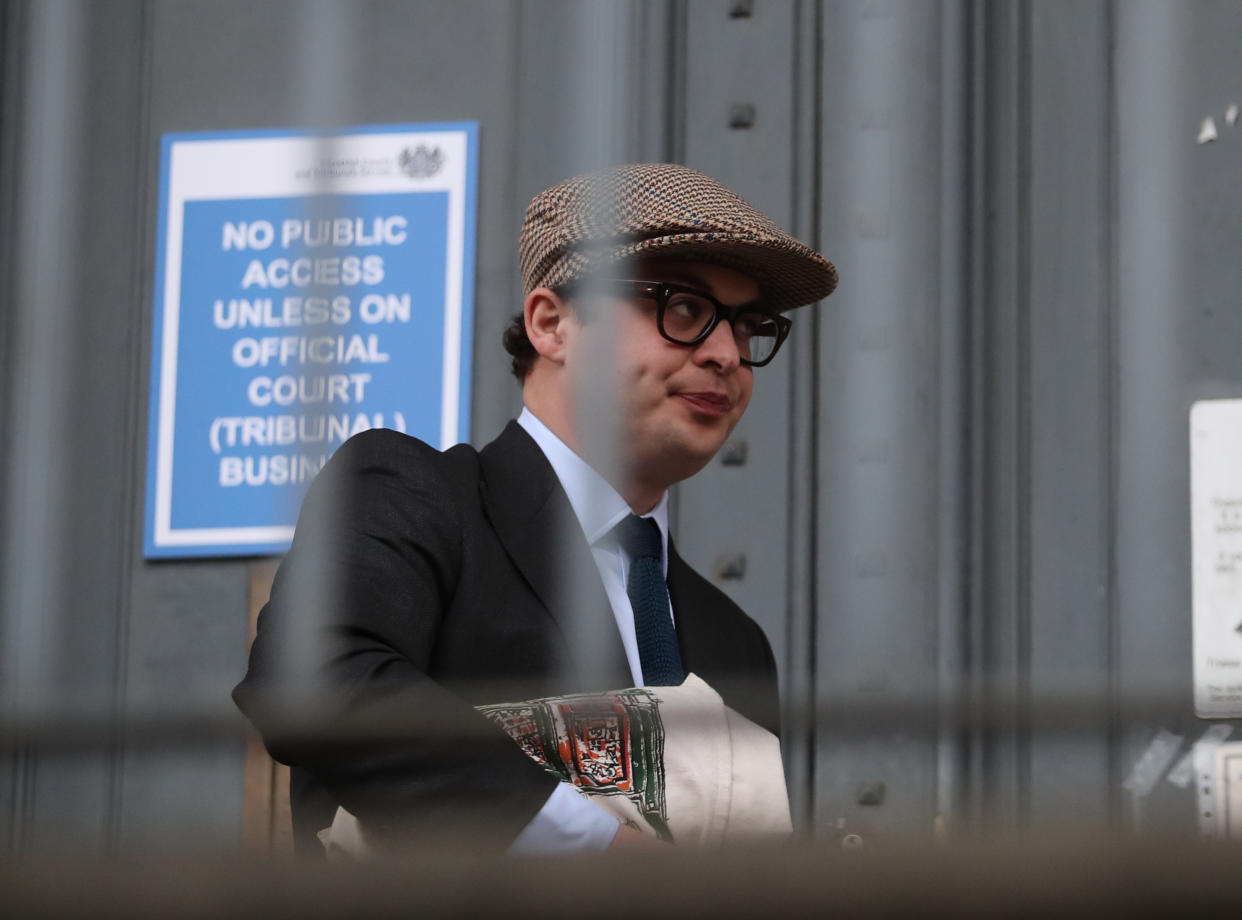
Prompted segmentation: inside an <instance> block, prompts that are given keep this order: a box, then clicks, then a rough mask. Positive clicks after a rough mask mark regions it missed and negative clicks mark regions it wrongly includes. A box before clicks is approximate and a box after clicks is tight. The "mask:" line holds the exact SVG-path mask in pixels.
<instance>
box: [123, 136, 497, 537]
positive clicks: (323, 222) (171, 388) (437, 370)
mask: <svg viewBox="0 0 1242 920" xmlns="http://www.w3.org/2000/svg"><path fill="white" fill-rule="evenodd" d="M476 135H477V129H476V126H475V125H474V124H473V123H461V124H434V125H385V126H382V127H367V128H358V129H351V130H348V131H345V132H342V133H341V134H339V135H335V136H332V137H322V136H313V135H310V134H307V133H297V132H288V131H286V132H242V133H230V134H168V135H165V136H164V143H163V167H162V174H161V184H160V214H159V242H158V247H159V248H158V251H157V254H156V280H155V325H154V335H153V338H152V361H151V409H150V421H149V442H148V463H147V520H146V555H147V556H148V557H184V556H226V555H227V556H235V555H266V554H271V553H279V552H283V551H284V550H285V549H287V548H288V545H289V541H290V540H291V539H292V537H293V527H294V524H295V522H296V520H297V512H298V507H299V505H300V504H301V500H302V497H303V495H304V494H305V492H306V488H307V486H308V485H309V484H310V481H311V480H312V479H313V478H314V476H315V474H316V473H317V472H318V471H319V469H320V468H321V467H322V466H323V464H324V462H325V461H326V460H327V458H328V457H329V456H330V455H331V454H332V452H333V451H334V450H335V449H336V448H337V447H339V446H340V445H341V443H342V442H343V441H345V440H346V439H347V438H348V437H350V436H351V435H353V434H356V433H357V432H359V431H363V430H366V429H368V428H381V427H382V428H393V429H396V430H398V431H405V432H408V433H410V434H413V435H415V436H417V437H419V438H422V439H423V440H424V441H427V442H428V443H431V444H438V445H439V446H440V447H441V448H444V447H449V446H451V445H453V444H456V443H458V442H459V441H463V440H465V439H466V438H467V437H468V431H469V417H468V416H469V405H470V392H469V390H470V344H471V341H470V330H471V326H472V322H471V320H472V299H473V285H472V279H473V276H474V236H475V227H474V219H475V201H474V198H475V162H476V159H475V146H476Z"/></svg>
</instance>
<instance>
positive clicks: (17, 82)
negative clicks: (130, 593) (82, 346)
mask: <svg viewBox="0 0 1242 920" xmlns="http://www.w3.org/2000/svg"><path fill="white" fill-rule="evenodd" d="M26 12H27V5H26V4H25V3H15V4H13V5H12V6H10V7H8V8H7V11H6V13H5V14H4V15H0V51H3V53H2V54H0V61H2V62H3V71H0V89H3V96H2V97H0V143H3V147H2V148H0V162H4V163H8V164H10V168H8V169H5V170H3V171H0V240H4V241H6V243H5V244H4V245H2V246H0V279H3V281H2V282H0V284H2V285H3V290H2V291H0V293H2V296H3V298H4V300H3V302H4V303H12V302H13V298H14V297H15V296H16V285H15V284H14V281H13V271H12V265H13V262H14V255H13V249H12V244H11V242H7V241H12V240H14V239H15V238H16V237H15V234H14V233H13V232H12V228H13V227H15V226H16V223H17V193H16V186H17V182H16V177H17V169H16V166H17V164H18V157H17V154H18V151H19V150H20V144H19V143H18V139H17V134H18V132H17V126H18V125H20V124H21V123H22V112H21V110H22V101H23V96H22V93H21V85H22V82H23V81H22V75H23V74H24V72H25V58H26V55H25V43H24V42H18V41H17V40H16V36H18V35H21V34H24V32H25V28H26V22H25V19H26V18H27V17H26V15H25V14H26ZM10 126H11V127H10ZM7 329H8V326H7V324H2V325H0V356H2V357H3V359H4V363H3V367H4V368H6V369H10V370H6V372H5V374H4V377H0V382H3V383H5V386H3V387H2V388H0V394H6V393H9V392H10V387H9V386H8V385H7V384H8V381H7V379H5V378H7V374H8V373H10V372H11V368H12V367H13V361H12V360H11V356H10V349H11V348H12V340H11V337H10V336H9V335H8V334H7ZM7 417H8V406H7V400H6V399H3V398H0V424H4V423H5V421H6V420H7ZM5 430H8V429H7V426H6V428H5ZM7 458H8V449H7V445H6V449H5V450H4V451H2V452H0V482H4V481H6V480H7V478H8V476H7V471H8V459H7ZM7 498H8V490H7V489H0V521H7V519H8V518H7V505H8V501H7ZM4 615H5V611H3V610H0V617H3V616H4ZM15 741H16V744H14V746H13V747H12V748H11V749H10V750H9V751H6V752H5V754H4V756H5V758H6V759H7V760H8V761H9V763H10V765H11V770H12V772H11V774H10V776H9V783H8V786H9V789H8V794H9V797H10V798H9V801H10V802H11V803H12V805H11V808H8V809H5V812H6V813H5V816H4V821H5V825H4V836H3V848H0V855H5V856H16V855H17V850H18V846H19V843H20V841H21V840H23V839H24V835H23V834H22V833H20V832H19V826H20V825H21V823H22V821H23V815H24V813H25V807H24V805H25V801H26V798H25V794H24V790H25V784H26V774H27V761H26V752H25V745H24V744H22V743H21V741H20V739H15Z"/></svg>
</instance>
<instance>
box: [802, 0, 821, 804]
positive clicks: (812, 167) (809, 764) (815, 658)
mask: <svg viewBox="0 0 1242 920" xmlns="http://www.w3.org/2000/svg"><path fill="white" fill-rule="evenodd" d="M823 13H824V7H823V2H822V0H815V3H814V4H813V5H812V7H811V15H812V21H813V29H812V35H813V41H812V48H813V49H814V51H813V54H812V57H811V77H812V80H811V106H810V112H811V162H810V164H808V169H807V171H806V172H807V174H808V175H809V176H810V180H811V189H810V200H811V214H810V223H809V226H810V229H811V240H810V243H811V247H812V248H813V249H815V250H816V251H819V250H820V248H821V243H822V239H823V234H822V232H821V224H820V221H821V220H822V217H823V213H822V209H823V202H822V198H821V195H822V193H823V165H824V164H823V144H824V142H823V127H824V125H823V108H824V107H823V100H822V98H821V92H822V87H823V85H824V73H823V68H824V47H823V27H824V22H823ZM810 326H811V331H810V338H811V354H812V356H813V360H812V361H811V367H810V372H811V373H810V376H811V380H810V384H809V396H810V399H809V401H808V404H807V416H808V418H810V419H811V420H812V421H811V424H812V429H813V430H812V436H811V438H809V441H808V446H809V456H808V457H807V463H808V468H809V469H810V471H811V481H810V483H809V486H810V495H809V496H808V507H809V509H810V522H809V525H810V533H809V534H808V535H807V554H808V556H807V558H808V559H809V560H810V563H811V564H810V565H809V566H808V567H807V579H808V583H807V595H808V597H807V609H808V610H809V611H810V616H809V617H808V619H807V631H808V635H807V662H806V665H807V673H808V674H809V675H810V676H811V680H809V681H808V682H807V686H808V688H810V689H811V699H810V700H807V701H806V704H807V706H808V707H809V708H810V710H811V712H812V713H818V708H819V707H818V699H817V697H818V694H816V693H815V692H814V688H815V682H814V676H815V674H816V671H817V669H818V665H819V565H818V560H819V497H820V496H819V476H818V475H817V471H818V470H819V436H818V427H819V426H818V419H819V410H820V399H819V394H820V357H821V355H820V330H821V327H822V323H821V321H820V314H819V311H818V310H816V311H815V312H814V313H813V314H812V315H811V319H810ZM818 722H819V720H818V718H814V717H813V718H812V719H810V720H809V723H808V724H809V725H810V726H811V731H810V737H809V738H808V739H807V745H806V770H807V773H806V775H807V785H808V789H807V806H806V807H807V812H808V816H809V817H810V818H811V819H812V820H813V818H814V815H815V806H816V796H815V769H816V764H817V763H818V747H819V746H818V734H819V733H818V731H817V728H816V726H817V725H818Z"/></svg>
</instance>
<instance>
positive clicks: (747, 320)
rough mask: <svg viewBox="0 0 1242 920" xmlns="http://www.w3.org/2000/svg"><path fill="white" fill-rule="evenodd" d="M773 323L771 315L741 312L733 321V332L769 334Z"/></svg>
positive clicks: (737, 333)
mask: <svg viewBox="0 0 1242 920" xmlns="http://www.w3.org/2000/svg"><path fill="white" fill-rule="evenodd" d="M773 325H774V324H773V323H772V319H771V317H768V316H764V315H763V314H762V313H742V314H740V315H739V316H738V317H737V318H736V319H735V320H734V321H733V332H734V334H735V335H745V336H754V335H771V334H772V332H773V330H772V329H771V328H770V327H772V326H773Z"/></svg>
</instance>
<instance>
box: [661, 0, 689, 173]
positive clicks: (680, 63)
mask: <svg viewBox="0 0 1242 920" xmlns="http://www.w3.org/2000/svg"><path fill="white" fill-rule="evenodd" d="M686 19H687V13H686V2H685V0H671V2H670V3H669V5H668V14H667V25H668V43H667V45H666V46H665V49H666V51H665V53H666V54H667V55H668V62H667V66H668V100H667V105H666V106H665V110H664V111H665V115H664V118H665V127H664V149H665V153H666V157H665V158H666V159H667V160H668V161H669V162H670V163H683V162H685V159H686V42H687V40H688V36H687V33H686V29H687V25H686Z"/></svg>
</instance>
